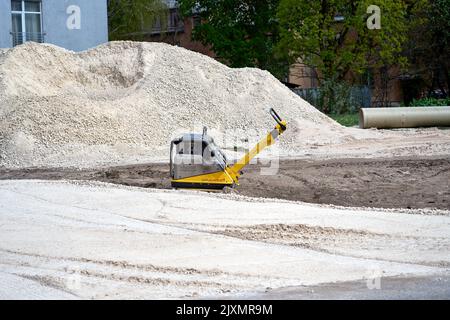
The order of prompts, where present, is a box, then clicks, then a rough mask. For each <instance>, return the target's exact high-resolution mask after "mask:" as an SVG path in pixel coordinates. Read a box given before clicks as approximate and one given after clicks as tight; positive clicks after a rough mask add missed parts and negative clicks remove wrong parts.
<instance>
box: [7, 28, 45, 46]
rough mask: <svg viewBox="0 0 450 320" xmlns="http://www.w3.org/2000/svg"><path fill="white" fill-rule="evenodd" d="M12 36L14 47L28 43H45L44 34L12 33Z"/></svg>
mask: <svg viewBox="0 0 450 320" xmlns="http://www.w3.org/2000/svg"><path fill="white" fill-rule="evenodd" d="M11 36H12V42H13V46H14V47H15V46H18V45H19V44H22V43H24V42H26V41H34V42H38V43H43V42H44V34H43V33H42V32H11Z"/></svg>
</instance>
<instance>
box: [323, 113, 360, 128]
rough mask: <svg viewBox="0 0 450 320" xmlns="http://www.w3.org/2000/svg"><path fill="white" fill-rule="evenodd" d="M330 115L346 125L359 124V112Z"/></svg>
mask: <svg viewBox="0 0 450 320" xmlns="http://www.w3.org/2000/svg"><path fill="white" fill-rule="evenodd" d="M330 117H331V118H332V119H333V120H335V121H337V122H338V123H340V124H342V125H343V126H346V127H353V126H356V125H358V124H359V114H358V113H348V114H341V115H330Z"/></svg>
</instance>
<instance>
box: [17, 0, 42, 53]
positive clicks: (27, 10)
mask: <svg viewBox="0 0 450 320" xmlns="http://www.w3.org/2000/svg"><path fill="white" fill-rule="evenodd" d="M11 11H12V12H11V15H12V37H13V46H17V45H19V44H22V43H24V42H26V41H35V42H44V37H43V34H42V19H41V12H42V10H41V1H36V0H34V1H32V0H29V1H18V0H12V1H11Z"/></svg>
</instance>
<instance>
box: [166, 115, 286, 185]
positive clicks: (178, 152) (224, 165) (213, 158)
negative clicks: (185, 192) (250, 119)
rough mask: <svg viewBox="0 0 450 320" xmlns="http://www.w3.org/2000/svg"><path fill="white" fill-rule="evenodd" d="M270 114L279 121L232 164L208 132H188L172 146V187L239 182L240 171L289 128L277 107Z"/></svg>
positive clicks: (237, 183)
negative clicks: (278, 112)
mask: <svg viewBox="0 0 450 320" xmlns="http://www.w3.org/2000/svg"><path fill="white" fill-rule="evenodd" d="M270 114H271V115H272V117H273V118H274V119H275V121H276V122H277V124H276V126H275V128H274V129H273V130H272V131H271V132H269V133H268V134H267V136H266V137H265V138H263V139H262V140H261V141H260V142H259V143H258V144H257V145H256V146H255V147H254V148H253V149H252V150H250V151H249V152H248V153H247V154H246V155H245V156H244V157H242V159H240V160H239V161H238V162H236V163H234V164H229V163H228V161H227V158H226V157H225V154H224V153H223V152H222V150H220V148H219V147H218V146H217V145H216V144H215V143H214V139H213V138H211V137H210V136H209V135H208V134H207V130H206V128H204V129H203V134H192V133H191V134H185V135H183V136H182V137H180V138H178V139H175V140H173V141H172V143H171V145H170V175H171V178H172V187H173V188H194V189H216V190H217V189H218V190H220V189H223V188H225V187H234V186H235V185H239V177H240V176H241V175H242V172H241V170H242V169H243V168H244V167H245V166H246V165H248V164H249V163H250V161H251V160H252V159H253V158H254V157H255V156H256V155H257V154H258V153H260V152H261V151H262V150H263V149H264V148H266V147H268V146H270V145H272V144H274V143H275V141H276V139H277V138H278V136H279V135H281V134H282V133H283V132H284V131H286V122H285V121H283V120H282V119H281V118H280V116H279V115H278V114H277V113H276V112H275V110H273V109H270Z"/></svg>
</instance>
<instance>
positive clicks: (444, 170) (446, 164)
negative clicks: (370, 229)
mask: <svg viewBox="0 0 450 320" xmlns="http://www.w3.org/2000/svg"><path fill="white" fill-rule="evenodd" d="M262 167H265V166H263V165H251V166H249V167H247V168H246V169H245V173H244V175H243V176H242V178H241V185H240V186H238V187H237V188H236V192H237V193H238V194H241V195H246V196H252V197H264V198H278V199H286V200H297V201H304V202H308V203H319V204H334V205H339V206H350V207H374V208H413V209H414V208H439V209H450V159H449V158H422V159H417V158H397V159H392V158H390V159H339V160H282V161H281V162H280V169H279V171H278V173H277V174H275V175H269V176H267V175H261V168H262ZM168 176H169V168H168V165H167V164H164V163H163V164H146V165H134V166H133V165H131V166H120V167H112V168H105V169H98V170H72V169H56V170H55V169H25V170H4V169H3V170H1V169H0V180H5V179H45V180H61V179H69V180H95V181H102V182H110V183H116V184H123V185H128V186H138V187H144V188H158V189H170V179H169V177H168Z"/></svg>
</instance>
